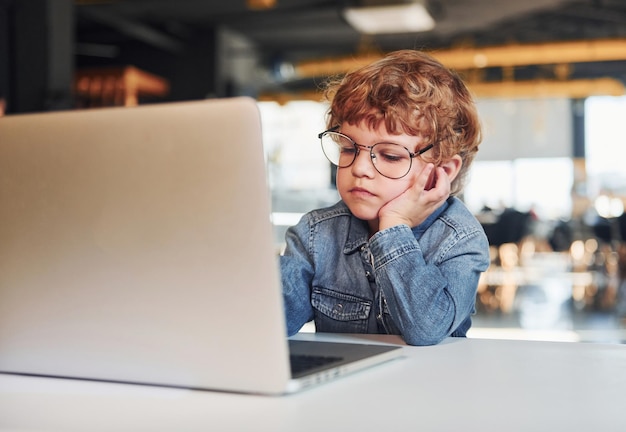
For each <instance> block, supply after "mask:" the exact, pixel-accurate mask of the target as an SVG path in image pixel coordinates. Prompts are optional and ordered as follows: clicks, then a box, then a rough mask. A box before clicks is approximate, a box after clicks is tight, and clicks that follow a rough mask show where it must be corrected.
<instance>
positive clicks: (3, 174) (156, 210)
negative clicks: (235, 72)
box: [0, 98, 401, 394]
mask: <svg viewBox="0 0 626 432" xmlns="http://www.w3.org/2000/svg"><path fill="white" fill-rule="evenodd" d="M276 254H277V249H276V247H275V245H274V237H273V233H272V225H271V221H270V199H269V192H268V189H267V184H266V173H265V163H264V157H263V148H262V140H261V125H260V116H259V112H258V109H257V106H256V103H255V101H254V100H252V99H249V98H231V99H221V100H209V101H195V102H184V103H168V104H160V105H149V106H141V107H135V108H105V109H98V110H87V111H72V112H69V111H66V112H53V113H39V114H23V115H14V116H7V117H4V118H0V371H2V372H4V373H16V374H25V375H31V374H32V375H45V376H58V377H67V378H78V379H92V380H105V381H116V382H127V383H138V384H150V385H161V386H174V387H184V388H194V389H207V390H225V391H235V392H252V393H267V394H282V393H289V392H293V391H297V390H299V389H302V388H306V387H308V386H310V385H313V384H315V383H319V382H324V381H326V380H328V379H330V378H333V377H335V376H339V375H342V374H343V373H347V372H353V371H355V370H357V369H359V368H363V367H367V366H372V365H373V364H375V363H378V362H382V361H386V360H389V359H392V358H395V357H397V356H398V355H400V353H401V348H400V347H398V346H380V345H358V344H347V347H348V348H350V349H349V350H348V351H342V350H341V349H344V348H345V347H346V346H344V345H325V346H323V347H321V348H322V353H321V354H322V357H323V358H324V359H323V361H322V362H321V363H320V364H318V365H317V366H316V367H315V368H314V369H313V370H312V371H311V374H305V373H298V374H295V373H292V372H291V366H290V355H289V351H290V348H291V350H292V351H293V352H292V354H293V353H296V354H298V355H299V357H306V356H308V355H313V354H314V353H312V352H309V348H312V349H314V348H317V347H314V346H313V345H315V344H317V343H316V342H312V341H307V342H303V341H293V340H288V339H287V338H286V336H285V335H286V331H285V322H284V312H283V307H282V296H281V290H280V277H279V271H278V265H277V256H276ZM290 345H291V346H290ZM322 345H323V344H322ZM315 358H316V359H317V357H315ZM328 358H331V359H334V360H337V363H334V364H332V363H331V364H328V365H323V363H324V362H326V360H328Z"/></svg>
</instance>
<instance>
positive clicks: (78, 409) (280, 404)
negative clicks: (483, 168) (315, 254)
mask: <svg viewBox="0 0 626 432" xmlns="http://www.w3.org/2000/svg"><path fill="white" fill-rule="evenodd" d="M298 337H300V338H319V339H323V340H337V339H338V340H342V341H359V340H363V339H368V340H370V341H371V340H381V341H385V342H393V343H396V342H397V343H401V341H400V339H399V338H397V337H377V336H367V335H362V336H345V335H344V336H341V335H315V334H301V335H299V336H298ZM404 350H405V352H406V357H405V358H401V359H399V360H394V361H392V362H389V363H386V364H383V365H380V366H376V367H375V368H372V369H369V370H365V371H361V372H359V373H356V374H353V375H350V376H346V377H343V378H341V379H339V380H337V381H335V382H331V383H326V384H324V385H322V386H319V387H316V388H313V389H310V390H307V391H304V392H302V393H299V394H295V395H290V396H285V397H267V396H250V395H237V394H229V393H219V392H206V391H191V390H179V389H171V388H160V387H150V386H140V385H125V384H114V383H101V382H90V381H78V380H64V379H55V378H36V377H20V376H13V375H1V374H0V430H1V431H176V432H178V431H216V432H226V431H268V432H280V431H286V432H298V431H302V432H305V431H314V432H323V431H349V432H352V431H359V432H363V431H377V432H379V431H386V432H396V431H446V432H461V431H506V432H514V431H532V432H540V431H550V432H553V431H585V432H587V431H598V432H600V431H602V432H607V431H620V432H623V431H626V413H625V410H626V346H624V345H608V344H607V345H604V344H583V343H571V342H560V343H559V342H527V341H505V340H483V339H448V340H446V341H444V342H443V343H442V344H440V345H437V346H431V347H406V348H404Z"/></svg>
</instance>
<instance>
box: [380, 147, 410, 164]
mask: <svg viewBox="0 0 626 432" xmlns="http://www.w3.org/2000/svg"><path fill="white" fill-rule="evenodd" d="M374 154H375V156H376V157H377V158H380V159H381V160H384V161H385V162H390V163H393V162H402V161H406V160H407V159H409V154H408V152H407V151H406V150H405V149H404V148H403V147H401V146H398V145H395V144H383V145H377V146H376V148H375V149H374Z"/></svg>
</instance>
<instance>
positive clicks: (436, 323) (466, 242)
mask: <svg viewBox="0 0 626 432" xmlns="http://www.w3.org/2000/svg"><path fill="white" fill-rule="evenodd" d="M488 248H489V246H488V244H487V243H486V239H485V237H484V235H481V233H480V231H478V230H475V231H468V232H465V233H463V234H462V235H461V234H459V233H456V232H452V233H450V234H449V235H447V236H446V237H444V238H443V239H442V240H441V242H440V243H439V244H438V246H437V248H436V251H434V252H433V255H432V256H429V257H428V258H425V257H424V254H423V252H422V248H421V247H420V244H419V242H418V240H417V239H416V238H415V235H414V234H413V232H412V230H411V229H410V228H409V227H408V226H406V225H399V226H395V227H391V228H388V229H386V230H383V231H380V232H378V233H376V234H375V235H374V236H373V237H372V239H371V242H370V250H371V252H372V256H373V262H374V271H375V275H376V282H377V284H378V286H379V287H380V289H381V290H382V292H383V294H384V295H385V297H386V300H387V305H388V307H389V312H390V314H391V316H392V318H393V320H394V322H395V324H396V325H397V326H398V328H399V329H400V332H401V333H402V336H403V338H404V339H405V341H406V342H407V343H408V344H410V345H433V344H437V343H439V342H441V341H442V340H443V339H445V338H446V337H448V336H450V335H451V334H452V333H453V332H454V330H455V329H456V328H457V327H458V326H459V325H460V324H462V323H463V322H464V321H465V320H466V319H467V318H468V317H469V316H470V315H471V314H472V313H473V311H474V305H475V300H476V289H477V286H478V281H479V278H480V274H481V273H482V272H483V271H484V270H486V268H487V266H488V264H489V261H488V260H489V258H488Z"/></svg>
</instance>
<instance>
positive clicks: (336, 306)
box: [333, 303, 343, 312]
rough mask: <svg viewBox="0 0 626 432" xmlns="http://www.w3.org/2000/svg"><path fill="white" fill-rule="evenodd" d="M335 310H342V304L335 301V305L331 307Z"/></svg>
mask: <svg viewBox="0 0 626 432" xmlns="http://www.w3.org/2000/svg"><path fill="white" fill-rule="evenodd" d="M333 310H334V311H335V312H341V311H342V310H343V305H342V304H341V303H337V304H336V305H335V307H333Z"/></svg>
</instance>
